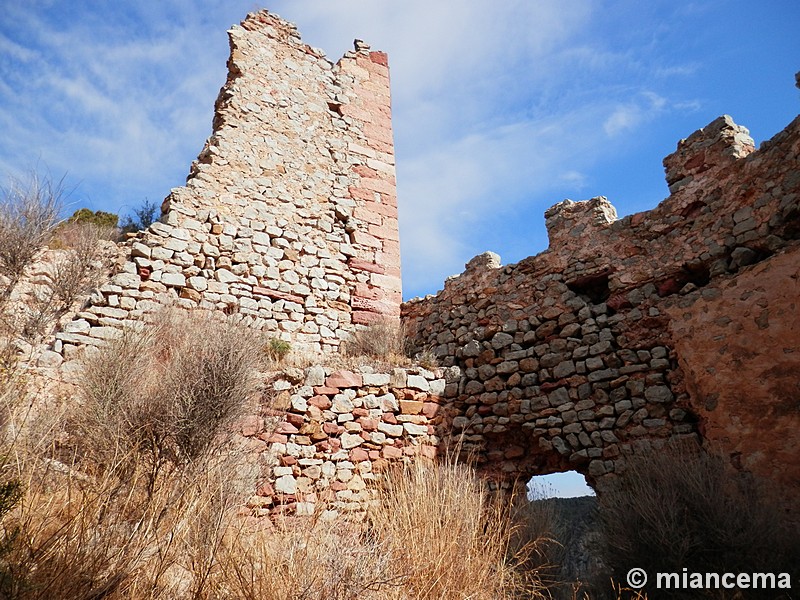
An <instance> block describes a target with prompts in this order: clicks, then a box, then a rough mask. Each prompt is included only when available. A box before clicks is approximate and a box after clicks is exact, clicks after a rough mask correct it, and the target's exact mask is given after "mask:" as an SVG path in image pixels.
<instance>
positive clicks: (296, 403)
mask: <svg viewBox="0 0 800 600" xmlns="http://www.w3.org/2000/svg"><path fill="white" fill-rule="evenodd" d="M363 370H364V372H363V373H361V372H352V371H342V370H339V371H334V372H332V371H331V369H326V368H324V367H320V366H314V367H309V368H308V369H306V371H305V380H304V381H302V382H301V383H300V384H299V385H290V384H289V383H288V382H282V380H278V381H277V382H276V385H277V387H279V388H286V389H285V390H283V391H281V392H280V393H281V394H282V395H283V396H282V397H279V398H278V399H277V401H276V402H274V403H273V406H275V407H277V406H281V405H283V406H285V407H286V408H285V410H276V409H274V408H273V409H268V410H267V414H266V415H253V416H251V417H248V418H247V419H243V420H242V427H241V431H242V433H243V434H244V435H245V437H248V438H250V439H251V440H253V441H254V443H253V447H254V448H256V449H257V452H258V453H259V454H260V455H261V456H262V460H261V461H260V462H262V463H264V464H266V465H268V466H267V467H266V469H265V471H264V476H263V482H262V484H261V485H260V486H259V488H258V491H257V494H256V495H255V496H253V497H252V498H251V499H250V502H249V507H250V508H251V509H252V510H253V511H254V513H255V514H257V515H262V516H265V515H271V516H276V515H280V514H286V513H298V514H309V513H311V512H312V511H313V510H314V506H315V505H316V504H317V503H318V502H324V503H325V505H326V507H327V510H328V511H329V516H332V514H337V513H338V514H353V513H363V511H364V509H365V508H366V506H367V503H368V501H369V499H370V498H371V497H372V496H371V494H373V493H374V491H375V486H371V482H373V481H374V480H375V478H376V477H380V473H381V472H383V471H385V470H386V468H387V467H388V466H389V465H390V464H392V463H396V462H401V461H409V460H414V459H417V458H419V457H422V458H427V459H433V458H435V457H436V453H437V447H438V446H439V445H440V438H439V435H440V432H439V428H440V427H441V426H442V424H443V423H444V412H443V411H441V410H440V407H441V406H442V404H443V403H444V402H445V401H446V400H445V397H444V391H445V389H446V387H447V383H448V382H449V381H455V380H457V377H458V370H457V369H456V370H453V369H437V370H436V371H429V370H426V369H422V368H411V369H395V370H394V372H393V373H392V374H389V373H374V372H372V369H370V368H364V369H363ZM320 382H324V385H320ZM282 383H286V385H281V384H282ZM423 390H424V391H423ZM265 418H266V419H267V420H270V421H273V422H274V423H275V424H274V426H273V427H265V426H264V425H263V424H264V421H265ZM254 421H255V422H256V423H258V426H254V425H253V422H254ZM255 441H257V442H255Z"/></svg>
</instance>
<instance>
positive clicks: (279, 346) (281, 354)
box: [264, 337, 292, 362]
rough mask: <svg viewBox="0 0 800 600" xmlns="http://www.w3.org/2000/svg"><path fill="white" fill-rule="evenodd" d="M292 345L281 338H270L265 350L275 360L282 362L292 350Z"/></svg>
mask: <svg viewBox="0 0 800 600" xmlns="http://www.w3.org/2000/svg"><path fill="white" fill-rule="evenodd" d="M291 350H292V345H291V344H290V343H289V342H287V341H286V340H282V339H280V338H275V337H274V338H270V340H269V342H267V346H266V348H265V349H264V351H265V352H266V354H267V357H268V358H269V359H270V360H272V361H274V362H281V361H282V360H283V359H284V358H286V356H287V355H288V354H289V352H291Z"/></svg>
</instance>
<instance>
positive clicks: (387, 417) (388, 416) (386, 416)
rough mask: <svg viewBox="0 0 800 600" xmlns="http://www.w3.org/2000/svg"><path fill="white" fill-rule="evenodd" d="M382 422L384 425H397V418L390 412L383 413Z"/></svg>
mask: <svg viewBox="0 0 800 600" xmlns="http://www.w3.org/2000/svg"><path fill="white" fill-rule="evenodd" d="M381 420H382V421H383V422H384V423H389V425H397V418H396V417H395V416H394V413H390V412H385V413H383V417H381Z"/></svg>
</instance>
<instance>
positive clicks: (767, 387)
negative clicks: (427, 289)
mask: <svg viewBox="0 0 800 600" xmlns="http://www.w3.org/2000/svg"><path fill="white" fill-rule="evenodd" d="M799 156H800V119H796V120H795V121H794V122H792V123H791V124H789V126H788V127H787V128H786V129H785V130H784V131H782V132H780V133H778V134H777V135H776V136H775V137H774V138H773V139H772V140H770V141H768V142H766V143H764V144H763V145H762V147H761V148H760V149H759V150H758V151H754V149H753V142H752V139H750V137H749V135H748V132H747V130H746V129H745V128H743V127H740V126H738V125H736V124H735V123H734V122H733V121H732V120H731V118H730V117H727V116H725V117H720V118H719V119H716V120H715V121H714V122H712V123H711V124H709V125H708V126H707V127H705V128H703V129H701V130H699V131H697V132H695V133H694V134H692V135H691V136H689V137H688V138H687V139H686V140H682V141H681V142H680V143H679V144H678V149H677V151H676V152H675V153H673V154H672V155H670V156H668V157H667V158H666V159H665V160H664V165H665V169H666V172H667V180H668V183H669V184H670V191H671V195H670V196H669V197H668V198H667V199H666V200H664V201H663V202H662V203H661V204H660V205H659V206H658V207H656V208H655V209H653V210H651V211H647V212H643V213H638V214H634V215H631V216H627V217H625V218H623V219H617V216H616V211H615V210H614V207H613V206H611V204H609V202H608V201H607V200H606V199H605V198H603V197H599V198H594V199H592V200H589V201H586V202H572V201H570V200H567V201H564V202H562V203H560V204H557V205H555V206H554V207H552V208H551V209H550V210H548V211H547V213H546V218H547V229H548V233H549V236H550V247H549V248H548V250H547V251H545V252H543V253H541V254H539V255H537V256H534V257H530V258H527V259H525V260H523V261H521V262H520V263H518V264H515V265H508V266H506V267H502V266H500V261H499V257H497V256H496V255H491V256H490V255H489V254H490V253H489V254H487V255H483V256H482V257H477V258H476V259H473V260H472V261H471V262H470V263H469V264H468V265H467V268H466V271H465V272H464V273H463V274H461V275H460V276H458V277H455V278H451V279H449V280H448V281H447V282H446V283H445V286H444V290H443V291H442V292H440V293H439V294H438V295H436V296H432V297H428V298H425V299H418V300H413V301H410V302H408V303H406V304H405V305H404V306H403V321H404V323H405V324H406V326H407V328H408V329H409V330H410V331H411V332H412V333H413V334H414V336H415V343H416V346H417V347H418V348H425V347H428V348H433V349H434V352H435V353H436V355H437V356H438V357H439V359H440V360H441V361H442V363H443V364H445V365H455V366H458V367H460V368H461V369H462V372H463V376H462V377H461V380H460V383H459V386H458V391H457V393H455V395H454V396H453V397H452V400H451V403H450V404H449V406H448V410H449V414H450V419H451V429H450V431H449V436H450V437H449V440H450V443H455V442H456V440H460V441H462V442H463V443H464V444H465V449H467V450H469V451H472V452H474V453H477V455H478V456H479V457H480V461H481V468H482V469H483V471H484V472H485V473H486V474H488V475H490V476H491V477H493V478H495V479H496V480H498V481H500V482H510V481H513V480H515V479H517V478H520V479H523V480H527V479H528V478H529V477H530V476H531V475H534V474H540V473H549V472H554V471H566V470H569V469H575V470H578V471H580V472H582V473H584V474H585V475H586V476H587V479H589V480H590V481H591V482H593V483H594V484H595V485H597V486H600V487H602V485H604V484H605V482H606V481H611V480H613V479H614V477H616V476H617V475H618V474H621V473H622V472H624V467H625V457H626V456H628V455H630V454H632V453H636V452H637V451H639V450H641V449H645V448H649V447H650V446H653V445H655V446H659V445H660V444H663V443H665V442H666V441H667V440H670V439H674V438H680V437H684V436H690V437H695V436H698V437H699V438H700V439H701V440H702V441H703V442H705V443H711V444H713V445H716V446H718V447H719V448H720V449H721V450H722V451H723V452H724V453H726V454H727V455H728V457H729V458H730V461H731V463H732V464H733V465H734V466H736V467H739V468H746V469H748V470H751V471H753V472H755V473H758V474H760V475H764V476H768V477H770V478H773V479H775V480H777V481H779V482H780V483H781V484H783V485H785V486H787V488H789V489H797V488H798V487H800V470H798V467H797V465H796V461H794V460H793V459H792V457H793V456H796V455H797V451H798V447H800V444H799V443H798V442H799V441H800V440H799V439H798V435H797V433H796V432H797V431H798V427H800V411H799V410H798V404H797V402H798V398H800V388H798V385H799V384H798V373H800V330H799V329H798V326H797V319H796V318H795V315H796V310H797V308H798V305H797V298H800V254H799V252H800V247H799V246H798V238H800V159H799V158H798V157H799ZM447 441H448V437H447V434H445V435H443V443H445V444H446V443H447Z"/></svg>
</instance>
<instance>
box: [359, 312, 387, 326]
mask: <svg viewBox="0 0 800 600" xmlns="http://www.w3.org/2000/svg"><path fill="white" fill-rule="evenodd" d="M385 318H386V317H385V316H384V315H380V314H378V313H374V312H369V311H365V310H356V311H353V313H352V316H351V320H352V322H353V323H354V324H355V325H372V324H373V323H379V322H381V321H383V320H384V319H385Z"/></svg>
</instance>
